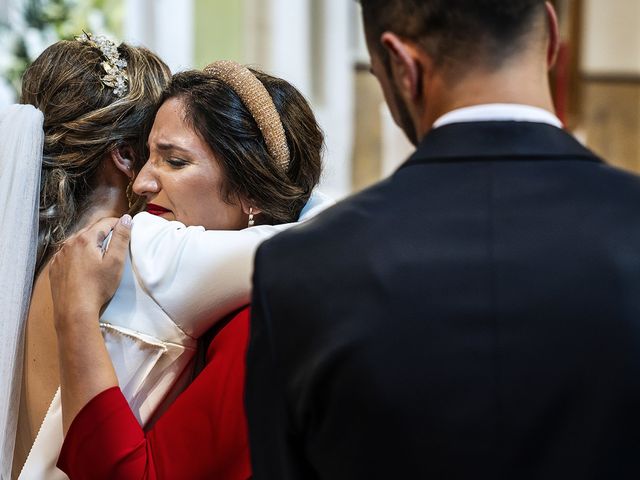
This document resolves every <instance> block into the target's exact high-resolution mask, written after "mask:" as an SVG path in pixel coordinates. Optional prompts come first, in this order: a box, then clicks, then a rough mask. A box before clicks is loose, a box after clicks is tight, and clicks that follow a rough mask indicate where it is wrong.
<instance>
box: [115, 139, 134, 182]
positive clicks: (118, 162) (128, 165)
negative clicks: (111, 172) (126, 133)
mask: <svg viewBox="0 0 640 480" xmlns="http://www.w3.org/2000/svg"><path fill="white" fill-rule="evenodd" d="M134 156H135V154H134V153H133V148H131V146H130V145H128V144H126V143H125V144H122V145H119V146H118V147H116V148H114V149H113V150H111V160H112V161H113V163H114V165H115V166H116V168H117V169H118V170H120V171H121V172H122V173H124V174H125V175H126V176H127V177H129V178H133V176H134V171H133V166H134V161H133V159H134Z"/></svg>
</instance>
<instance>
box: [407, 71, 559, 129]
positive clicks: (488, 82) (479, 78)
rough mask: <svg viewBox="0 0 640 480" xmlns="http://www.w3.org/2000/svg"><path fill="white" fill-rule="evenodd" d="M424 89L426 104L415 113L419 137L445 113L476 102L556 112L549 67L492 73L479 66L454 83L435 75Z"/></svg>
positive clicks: (442, 76) (476, 103)
mask: <svg viewBox="0 0 640 480" xmlns="http://www.w3.org/2000/svg"><path fill="white" fill-rule="evenodd" d="M534 65H535V64H534ZM424 90H425V91H424V93H423V98H426V99H427V102H426V103H427V105H426V108H424V109H422V111H420V112H417V114H416V117H417V131H418V134H419V138H422V137H424V135H426V134H427V132H428V131H429V130H431V127H432V126H433V123H434V122H435V121H436V120H437V119H438V118H440V117H441V116H442V115H444V114H445V113H447V112H450V111H452V110H456V109H458V108H464V107H471V106H474V105H482V104H487V103H517V104H523V105H531V106H534V107H539V108H542V109H544V110H547V111H549V112H551V113H554V107H553V100H552V98H551V92H550V89H549V80H548V74H547V71H546V68H545V69H543V68H530V67H527V66H513V65H512V66H507V67H504V68H501V69H499V70H497V71H489V72H488V71H483V70H478V69H476V70H474V71H470V72H468V73H467V74H466V75H464V76H463V77H462V78H459V79H456V80H455V81H454V82H453V83H452V82H451V78H450V76H444V75H434V76H433V78H432V79H431V81H430V82H429V83H427V82H425V89H424Z"/></svg>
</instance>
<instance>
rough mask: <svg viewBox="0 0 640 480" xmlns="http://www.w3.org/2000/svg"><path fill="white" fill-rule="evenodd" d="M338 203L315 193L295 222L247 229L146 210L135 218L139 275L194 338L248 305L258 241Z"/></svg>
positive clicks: (134, 255) (134, 257)
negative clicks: (210, 226) (207, 226)
mask: <svg viewBox="0 0 640 480" xmlns="http://www.w3.org/2000/svg"><path fill="white" fill-rule="evenodd" d="M331 205H333V201H332V200H330V199H329V198H328V197H326V196H324V195H322V194H321V193H318V192H315V193H314V194H313V195H312V196H311V198H310V199H309V202H308V203H307V205H306V206H305V208H304V210H303V212H302V213H301V215H300V219H299V221H298V222H295V223H288V224H282V225H260V226H256V227H251V228H246V229H243V230H204V228H202V227H186V226H185V225H184V224H182V223H180V222H175V221H173V222H169V221H167V220H164V219H162V218H159V217H156V216H153V215H150V214H148V213H141V214H138V215H136V217H135V218H134V227H133V231H132V236H131V256H132V264H133V268H134V270H135V272H136V275H137V277H138V280H139V281H140V283H141V284H142V285H143V286H144V288H145V290H146V291H147V292H148V293H149V294H150V295H151V296H152V297H153V299H154V300H155V301H156V302H157V303H158V304H159V305H161V306H162V308H163V310H164V311H165V312H167V314H168V315H169V316H170V317H171V318H172V319H177V321H178V323H179V326H180V327H181V328H182V329H183V330H184V331H185V332H186V333H188V334H189V335H191V336H192V337H194V338H197V337H199V336H200V335H202V333H203V332H205V331H206V330H208V329H209V328H210V327H211V322H212V320H216V319H219V318H223V317H224V316H226V315H228V314H230V313H232V312H234V311H236V310H237V309H239V308H241V307H243V306H245V305H247V304H248V303H249V300H250V298H251V275H252V272H253V260H254V255H255V251H256V249H257V248H258V246H259V245H260V244H261V243H262V242H264V241H265V240H267V239H268V238H271V237H273V236H274V235H276V234H277V233H280V232H282V231H284V230H287V229H289V228H291V227H293V226H295V225H298V224H299V223H301V222H304V221H306V220H308V219H310V218H313V217H314V216H315V215H317V214H318V213H320V212H321V211H322V210H324V209H325V208H327V207H329V206H331Z"/></svg>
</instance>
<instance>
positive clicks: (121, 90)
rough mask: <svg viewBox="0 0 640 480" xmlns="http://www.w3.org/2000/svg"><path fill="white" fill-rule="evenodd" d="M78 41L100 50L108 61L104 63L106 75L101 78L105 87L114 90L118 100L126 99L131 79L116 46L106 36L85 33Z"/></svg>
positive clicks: (78, 37)
mask: <svg viewBox="0 0 640 480" xmlns="http://www.w3.org/2000/svg"><path fill="white" fill-rule="evenodd" d="M76 40H77V41H78V42H80V43H86V44H87V45H89V46H91V47H94V48H97V49H98V50H100V52H101V53H102V56H103V57H105V59H106V60H105V61H104V62H102V68H103V69H104V71H105V72H106V75H104V76H102V77H100V81H101V82H102V84H103V85H105V86H107V87H109V88H113V93H115V95H116V96H117V97H118V98H122V97H124V96H125V95H126V94H127V92H128V91H129V77H128V76H127V70H126V68H127V61H126V60H125V59H124V58H120V53H119V52H118V47H117V46H116V44H115V43H113V42H112V41H111V40H109V39H108V38H107V37H105V36H104V35H96V36H93V35H92V34H90V33H87V32H84V31H83V32H82V35H79V36H77V37H76Z"/></svg>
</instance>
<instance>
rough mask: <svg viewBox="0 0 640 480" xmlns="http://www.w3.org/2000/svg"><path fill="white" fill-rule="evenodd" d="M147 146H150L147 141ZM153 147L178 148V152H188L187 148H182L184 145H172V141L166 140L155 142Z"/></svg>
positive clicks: (163, 148) (165, 149)
mask: <svg viewBox="0 0 640 480" xmlns="http://www.w3.org/2000/svg"><path fill="white" fill-rule="evenodd" d="M147 147H150V145H149V142H147ZM155 147H156V148H157V149H158V150H164V151H167V150H178V151H180V152H184V153H189V150H188V149H186V148H184V147H180V146H178V145H174V144H173V143H166V142H156V144H155Z"/></svg>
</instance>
